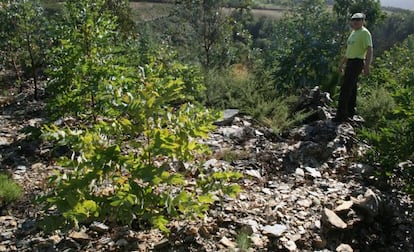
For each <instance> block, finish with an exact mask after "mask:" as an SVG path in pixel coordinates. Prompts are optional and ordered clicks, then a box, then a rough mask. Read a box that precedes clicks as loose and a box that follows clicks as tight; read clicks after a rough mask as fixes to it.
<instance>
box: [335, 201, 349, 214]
mask: <svg viewBox="0 0 414 252" xmlns="http://www.w3.org/2000/svg"><path fill="white" fill-rule="evenodd" d="M352 205H354V202H353V201H352V200H350V201H344V202H342V204H341V205H339V206H337V207H336V208H335V209H334V212H336V213H338V212H345V211H349V210H350V209H351V207H352Z"/></svg>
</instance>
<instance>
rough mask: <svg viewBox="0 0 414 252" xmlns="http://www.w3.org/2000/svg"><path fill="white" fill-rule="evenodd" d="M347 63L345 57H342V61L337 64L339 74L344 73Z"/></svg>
mask: <svg viewBox="0 0 414 252" xmlns="http://www.w3.org/2000/svg"><path fill="white" fill-rule="evenodd" d="M347 61H348V59H347V58H346V57H345V56H343V57H342V59H341V62H340V63H339V72H340V73H343V72H344V69H345V66H346V62H347Z"/></svg>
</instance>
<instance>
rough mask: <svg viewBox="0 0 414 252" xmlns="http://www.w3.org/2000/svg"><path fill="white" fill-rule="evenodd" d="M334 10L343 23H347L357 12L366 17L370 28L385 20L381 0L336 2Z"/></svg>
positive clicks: (341, 0)
mask: <svg viewBox="0 0 414 252" xmlns="http://www.w3.org/2000/svg"><path fill="white" fill-rule="evenodd" d="M333 10H334V12H335V13H336V15H337V17H338V19H339V21H340V22H341V23H345V22H346V21H347V20H349V18H350V17H351V15H352V14H353V13H357V12H362V13H364V14H365V15H366V21H367V23H368V25H370V26H374V25H375V24H377V23H379V22H381V21H382V20H383V19H384V18H385V13H384V12H383V11H382V10H381V2H380V1H379V0H351V1H350V0H335V3H334V7H333Z"/></svg>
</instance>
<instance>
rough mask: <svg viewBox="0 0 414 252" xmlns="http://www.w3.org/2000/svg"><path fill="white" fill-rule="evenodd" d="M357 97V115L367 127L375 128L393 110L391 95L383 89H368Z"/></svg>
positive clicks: (393, 103) (393, 104)
mask: <svg viewBox="0 0 414 252" xmlns="http://www.w3.org/2000/svg"><path fill="white" fill-rule="evenodd" d="M359 97H360V98H359V99H358V113H359V114H360V115H361V116H362V117H363V118H364V119H365V122H366V126H367V127H375V126H377V125H378V123H379V121H380V120H381V119H382V118H384V117H386V116H387V115H389V114H390V112H392V111H393V109H394V108H395V102H394V99H393V97H392V94H391V93H390V92H389V91H387V90H386V89H385V88H384V87H379V88H376V87H373V88H368V90H365V91H364V92H363V93H362V94H361V95H360V96H359Z"/></svg>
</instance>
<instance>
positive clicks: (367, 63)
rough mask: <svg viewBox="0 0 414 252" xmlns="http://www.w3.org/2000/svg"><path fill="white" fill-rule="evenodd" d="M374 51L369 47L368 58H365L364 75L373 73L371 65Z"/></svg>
mask: <svg viewBox="0 0 414 252" xmlns="http://www.w3.org/2000/svg"><path fill="white" fill-rule="evenodd" d="M373 51H374V50H373V49H372V46H368V49H367V56H366V58H365V64H364V74H365V75H368V74H370V72H371V70H370V65H371V62H372V55H373Z"/></svg>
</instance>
